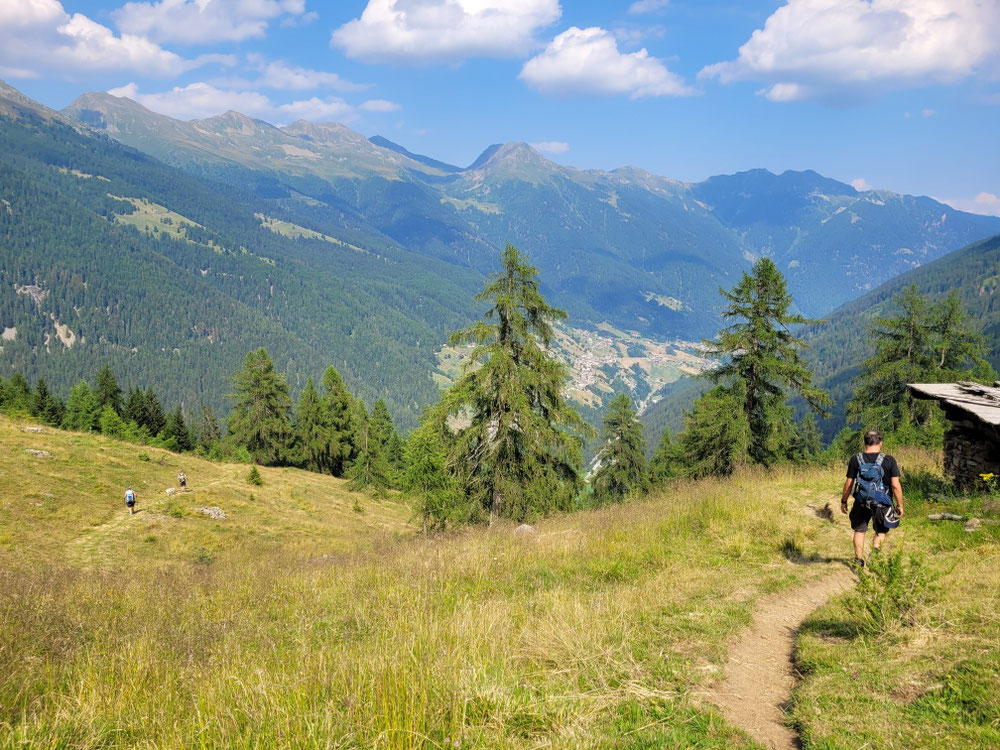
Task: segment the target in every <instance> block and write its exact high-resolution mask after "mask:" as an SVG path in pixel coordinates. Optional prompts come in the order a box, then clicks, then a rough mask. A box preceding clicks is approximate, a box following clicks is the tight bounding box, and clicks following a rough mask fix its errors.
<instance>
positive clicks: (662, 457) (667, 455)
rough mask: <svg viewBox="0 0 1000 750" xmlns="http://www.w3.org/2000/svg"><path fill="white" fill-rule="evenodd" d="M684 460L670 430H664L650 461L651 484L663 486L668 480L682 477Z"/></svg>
mask: <svg viewBox="0 0 1000 750" xmlns="http://www.w3.org/2000/svg"><path fill="white" fill-rule="evenodd" d="M681 469H682V458H681V450H680V446H679V445H678V444H677V443H675V442H674V441H673V438H672V437H671V435H670V430H669V429H664V430H663V434H662V435H661V436H660V444H659V445H658V446H657V447H656V453H654V454H653V457H652V458H651V459H650V461H649V481H650V484H653V485H657V484H662V483H663V482H665V481H667V480H668V479H672V478H674V477H677V476H680V474H681Z"/></svg>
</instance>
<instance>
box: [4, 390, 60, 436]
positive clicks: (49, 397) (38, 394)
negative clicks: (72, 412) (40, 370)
mask: <svg viewBox="0 0 1000 750" xmlns="http://www.w3.org/2000/svg"><path fill="white" fill-rule="evenodd" d="M11 380H13V378H11ZM65 411H66V410H65V407H64V406H63V403H62V401H60V400H59V399H58V398H56V396H55V395H54V394H53V393H52V391H50V390H49V386H48V384H47V383H46V382H45V379H44V378H39V379H38V382H37V383H35V392H34V393H33V394H32V396H31V416H33V417H36V418H37V419H40V420H41V421H42V422H44V423H45V424H48V425H52V426H53V427H59V426H60V425H61V424H62V423H63V417H64V414H65Z"/></svg>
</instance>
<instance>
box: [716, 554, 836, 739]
mask: <svg viewBox="0 0 1000 750" xmlns="http://www.w3.org/2000/svg"><path fill="white" fill-rule="evenodd" d="M853 580H854V576H853V575H852V574H851V572H850V571H849V570H847V568H843V569H841V570H837V571H836V572H832V573H829V574H827V575H826V576H824V577H822V578H817V579H815V580H813V581H810V582H809V583H807V584H805V585H803V586H799V587H798V588H795V589H792V590H791V591H786V592H783V593H781V594H773V595H771V596H768V597H765V598H764V599H762V600H761V602H760V605H759V607H758V609H757V614H756V615H755V616H754V620H753V624H752V625H751V626H750V628H749V629H748V630H747V631H745V632H744V633H742V634H741V635H740V636H739V638H738V640H736V641H735V642H734V643H733V644H732V645H731V647H730V649H729V662H728V663H727V664H726V672H725V677H724V678H723V680H722V681H720V682H719V683H718V684H717V685H715V686H714V687H713V688H712V689H711V690H710V691H709V693H708V694H707V696H706V698H707V699H708V700H709V701H710V702H711V703H714V704H715V705H716V706H718V708H719V710H720V712H721V713H722V715H723V716H724V717H725V718H726V720H727V721H729V722H730V723H731V724H733V725H735V726H737V727H739V728H740V729H742V730H743V731H745V732H746V733H747V734H749V735H750V736H751V737H753V739H755V740H756V741H757V742H759V743H761V744H762V745H764V746H765V747H769V748H775V749H776V750H794V748H798V747H800V745H799V741H798V737H797V736H796V735H795V732H793V731H792V730H791V729H789V728H788V727H787V726H785V724H784V720H785V714H784V708H783V707H784V706H785V705H786V704H787V703H788V701H789V700H790V699H791V697H792V689H793V688H794V687H795V682H796V676H795V666H794V663H793V658H794V653H795V637H796V634H797V632H798V629H799V627H800V626H801V625H802V622H803V620H805V619H806V617H807V616H808V615H809V613H810V612H812V611H813V610H814V609H816V608H817V607H819V606H821V605H822V604H824V603H826V601H827V600H828V599H830V597H832V596H835V595H836V594H839V593H841V592H842V591H845V590H846V589H847V588H848V586H850V584H851V583H852V581H853Z"/></svg>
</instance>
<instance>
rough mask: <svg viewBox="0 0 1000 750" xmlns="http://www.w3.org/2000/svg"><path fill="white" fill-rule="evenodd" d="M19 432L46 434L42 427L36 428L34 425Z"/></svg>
mask: <svg viewBox="0 0 1000 750" xmlns="http://www.w3.org/2000/svg"><path fill="white" fill-rule="evenodd" d="M21 432H48V430H46V429H45V428H44V427H38V426H36V425H28V426H27V427H22V428H21Z"/></svg>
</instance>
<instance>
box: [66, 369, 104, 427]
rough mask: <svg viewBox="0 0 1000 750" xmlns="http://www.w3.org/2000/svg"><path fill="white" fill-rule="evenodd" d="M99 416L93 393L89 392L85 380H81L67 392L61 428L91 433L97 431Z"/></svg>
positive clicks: (88, 386)
mask: <svg viewBox="0 0 1000 750" xmlns="http://www.w3.org/2000/svg"><path fill="white" fill-rule="evenodd" d="M100 416H101V411H100V408H99V407H98V405H97V399H96V398H95V397H94V392H93V391H92V390H90V385H88V383H87V381H86V380H81V381H80V382H79V383H77V384H76V385H74V386H73V387H72V388H71V389H70V391H69V398H68V399H67V400H66V414H65V415H64V416H63V422H62V424H63V427H65V428H66V429H67V430H81V431H84V432H91V431H94V430H96V429H98V426H99V421H98V420H99V419H100Z"/></svg>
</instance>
